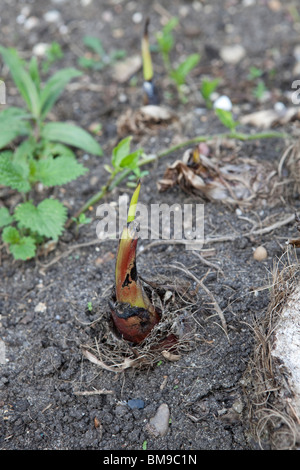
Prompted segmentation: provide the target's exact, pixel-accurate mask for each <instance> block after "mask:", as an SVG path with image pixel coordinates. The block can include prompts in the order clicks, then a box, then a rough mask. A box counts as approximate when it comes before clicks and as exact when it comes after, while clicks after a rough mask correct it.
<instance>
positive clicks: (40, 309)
mask: <svg viewBox="0 0 300 470" xmlns="http://www.w3.org/2000/svg"><path fill="white" fill-rule="evenodd" d="M46 310H47V305H46V304H44V303H43V302H40V303H38V304H37V306H36V307H35V309H34V311H35V312H37V313H44V312H45V311H46Z"/></svg>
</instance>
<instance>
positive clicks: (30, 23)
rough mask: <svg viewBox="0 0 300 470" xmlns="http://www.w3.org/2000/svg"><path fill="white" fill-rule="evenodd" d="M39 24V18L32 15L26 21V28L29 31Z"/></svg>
mask: <svg viewBox="0 0 300 470" xmlns="http://www.w3.org/2000/svg"><path fill="white" fill-rule="evenodd" d="M38 24H39V19H38V18H37V17H36V16H30V17H29V18H27V20H26V21H25V23H24V28H25V29H27V31H30V30H31V29H33V28H35V27H36V26H37V25H38Z"/></svg>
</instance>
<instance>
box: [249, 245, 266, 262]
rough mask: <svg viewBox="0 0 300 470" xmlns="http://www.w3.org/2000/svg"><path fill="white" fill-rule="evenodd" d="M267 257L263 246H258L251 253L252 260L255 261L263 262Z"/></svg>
mask: <svg viewBox="0 0 300 470" xmlns="http://www.w3.org/2000/svg"><path fill="white" fill-rule="evenodd" d="M267 256H268V253H267V250H266V249H265V247H264V246H258V247H257V248H256V249H255V251H254V253H253V258H254V259H255V260H256V261H263V260H264V259H266V258H267Z"/></svg>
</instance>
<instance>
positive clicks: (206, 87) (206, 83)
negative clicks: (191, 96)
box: [200, 78, 220, 109]
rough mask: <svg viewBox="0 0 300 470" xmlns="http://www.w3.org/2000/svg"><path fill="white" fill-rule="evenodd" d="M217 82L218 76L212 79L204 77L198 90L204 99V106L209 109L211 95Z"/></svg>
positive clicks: (218, 81) (210, 106)
mask: <svg viewBox="0 0 300 470" xmlns="http://www.w3.org/2000/svg"><path fill="white" fill-rule="evenodd" d="M219 83H220V80H219V78H215V79H213V80H209V79H207V78H204V79H203V80H202V83H201V88H200V92H201V95H202V97H203V99H204V101H205V104H206V107H207V108H209V109H211V108H212V102H211V95H212V93H213V92H214V91H215V90H216V89H217V87H218V85H219Z"/></svg>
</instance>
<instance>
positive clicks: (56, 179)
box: [35, 156, 88, 187]
mask: <svg viewBox="0 0 300 470" xmlns="http://www.w3.org/2000/svg"><path fill="white" fill-rule="evenodd" d="M87 171H88V169H87V168H85V167H84V166H83V165H82V164H81V163H78V162H77V161H76V160H75V159H73V158H70V157H64V156H62V157H56V158H53V157H48V158H46V159H45V160H39V161H38V162H37V171H36V174H35V179H36V181H40V182H41V183H43V184H44V186H49V187H50V186H60V185H62V184H66V183H69V182H70V181H72V180H75V179H76V178H78V177H79V176H81V175H84V174H85V173H86V172H87Z"/></svg>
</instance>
